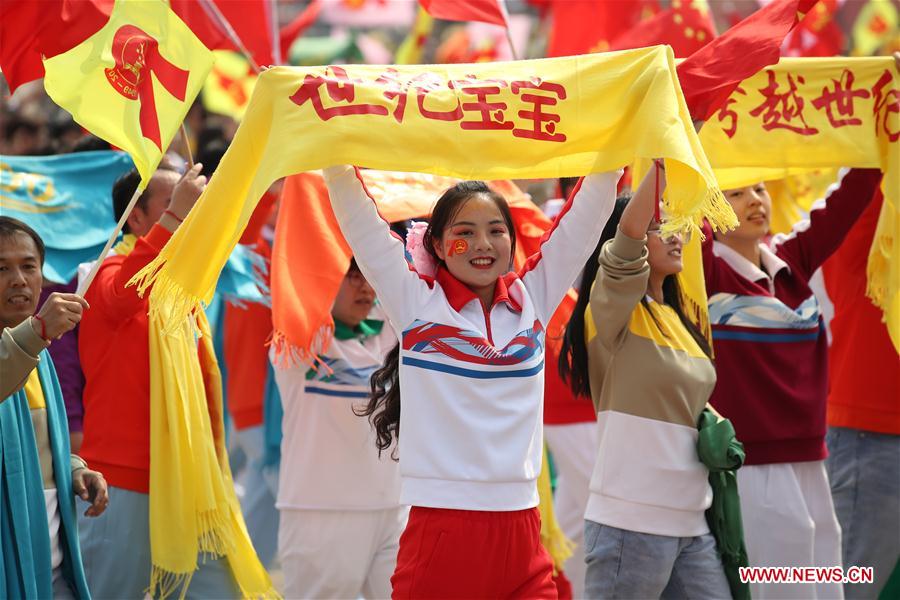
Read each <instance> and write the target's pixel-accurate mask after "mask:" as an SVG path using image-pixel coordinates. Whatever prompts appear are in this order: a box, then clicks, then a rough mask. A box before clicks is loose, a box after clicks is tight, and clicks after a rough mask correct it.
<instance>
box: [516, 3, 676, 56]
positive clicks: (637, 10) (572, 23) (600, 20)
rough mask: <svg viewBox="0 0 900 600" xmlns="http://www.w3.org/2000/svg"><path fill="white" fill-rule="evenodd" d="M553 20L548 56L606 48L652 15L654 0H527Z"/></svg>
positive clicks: (654, 8)
mask: <svg viewBox="0 0 900 600" xmlns="http://www.w3.org/2000/svg"><path fill="white" fill-rule="evenodd" d="M529 2H530V3H531V4H533V5H535V6H538V7H539V8H541V9H542V10H548V9H549V14H550V16H551V18H552V20H553V25H552V29H551V31H550V41H549V43H548V46H547V56H572V55H575V54H587V53H588V52H604V51H606V50H609V46H610V42H611V41H612V40H613V38H615V37H616V36H617V35H619V34H620V33H621V32H623V31H627V30H629V29H631V28H632V27H634V26H635V25H637V24H638V22H640V21H641V19H645V18H648V17H651V16H653V15H654V14H656V13H657V12H658V10H659V3H658V1H657V0H529Z"/></svg>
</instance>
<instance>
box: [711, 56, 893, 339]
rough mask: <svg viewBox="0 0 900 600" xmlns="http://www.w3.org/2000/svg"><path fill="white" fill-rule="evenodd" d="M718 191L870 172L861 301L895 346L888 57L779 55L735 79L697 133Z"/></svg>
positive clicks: (891, 97) (890, 72) (891, 72)
mask: <svg viewBox="0 0 900 600" xmlns="http://www.w3.org/2000/svg"><path fill="white" fill-rule="evenodd" d="M700 139H701V141H702V142H703V148H704V149H705V150H706V153H707V155H708V156H709V157H710V160H711V162H712V164H713V167H714V168H715V171H716V177H717V178H718V182H719V185H720V186H721V188H722V189H730V188H734V187H741V186H745V185H750V184H752V183H755V182H758V181H763V180H771V179H781V178H783V177H785V176H789V175H795V174H799V173H804V172H808V171H809V170H811V169H828V168H835V167H868V168H880V169H881V170H882V171H883V172H884V179H883V181H882V184H881V185H882V190H883V191H884V199H885V201H884V204H883V207H882V210H881V215H880V217H879V222H878V229H877V231H876V234H875V240H874V241H873V244H872V250H871V253H870V255H869V265H868V277H869V287H868V295H869V296H870V297H871V298H872V300H873V302H875V304H876V305H877V306H879V307H880V308H881V309H882V310H884V311H885V319H886V323H887V326H888V331H889V332H890V334H891V338H892V339H893V341H894V345H895V346H896V347H898V349H900V256H898V251H897V243H898V241H900V240H898V235H900V212H898V208H900V75H898V73H897V70H896V68H895V66H894V60H893V59H892V58H890V57H877V58H844V57H840V58H786V59H782V60H781V61H780V62H779V63H778V64H777V65H775V66H773V67H770V68H766V69H764V70H763V71H761V72H760V73H758V74H757V75H755V76H754V77H752V78H750V79H747V80H745V81H744V82H743V83H741V85H740V87H738V89H737V90H735V92H734V93H733V94H732V95H731V97H730V98H729V99H728V102H727V104H726V106H724V107H723V108H722V109H721V110H720V111H719V112H718V113H717V114H716V116H715V117H713V118H712V119H710V121H709V122H707V123H706V125H705V126H704V127H703V129H702V131H701V135H700Z"/></svg>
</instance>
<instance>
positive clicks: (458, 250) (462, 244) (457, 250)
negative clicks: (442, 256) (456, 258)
mask: <svg viewBox="0 0 900 600" xmlns="http://www.w3.org/2000/svg"><path fill="white" fill-rule="evenodd" d="M468 250H469V243H468V242H466V240H454V241H453V243H452V244H451V245H450V254H465V253H466V252H467V251H468Z"/></svg>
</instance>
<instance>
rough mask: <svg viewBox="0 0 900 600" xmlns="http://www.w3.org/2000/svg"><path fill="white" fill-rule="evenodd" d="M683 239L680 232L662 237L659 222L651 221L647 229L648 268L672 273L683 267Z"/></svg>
mask: <svg viewBox="0 0 900 600" xmlns="http://www.w3.org/2000/svg"><path fill="white" fill-rule="evenodd" d="M683 246H684V240H683V239H682V236H681V234H678V233H676V234H672V235H669V236H666V237H662V236H661V235H660V232H659V223H658V222H657V221H653V222H652V223H651V224H650V228H649V229H648V230H647V252H648V257H647V263H648V264H649V265H650V270H651V271H652V272H654V273H659V274H661V275H674V274H675V273H680V272H681V269H682V267H683V264H682V262H681V251H682V248H683Z"/></svg>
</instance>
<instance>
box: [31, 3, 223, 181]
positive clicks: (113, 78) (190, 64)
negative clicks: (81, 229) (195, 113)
mask: <svg viewBox="0 0 900 600" xmlns="http://www.w3.org/2000/svg"><path fill="white" fill-rule="evenodd" d="M212 64H213V57H212V53H211V52H210V51H209V50H207V49H206V47H205V46H204V45H203V44H202V43H201V42H200V40H198V39H197V37H196V36H195V35H194V34H193V32H191V30H190V29H188V27H187V25H185V24H184V22H182V21H181V19H179V18H178V16H177V15H176V14H175V13H174V12H172V10H171V9H170V8H169V6H168V4H166V3H165V2H162V1H161V0H143V1H141V2H128V1H125V0H117V2H116V4H115V6H114V8H113V11H112V14H110V17H109V22H107V24H106V25H104V26H103V28H102V29H100V31H98V32H97V33H95V34H94V35H92V36H91V37H89V38H88V39H86V40H85V41H84V42H82V43H81V44H79V45H77V46H75V47H74V48H72V49H71V50H69V51H68V52H64V53H63V54H59V55H57V56H54V57H52V58H48V59H46V60H44V70H45V72H46V75H45V76H44V87H45V88H46V90H47V94H49V95H50V97H51V98H53V101H54V102H56V103H57V104H58V105H60V106H61V107H63V108H65V109H66V110H67V111H69V112H70V113H72V118H74V119H75V120H76V121H77V122H78V123H80V124H81V125H83V126H84V127H85V128H86V129H87V130H89V131H90V132H91V133H93V134H95V135H97V136H98V137H101V138H103V139H105V140H106V141H108V142H110V143H111V144H113V145H114V146H117V147H119V148H122V149H123V150H125V151H126V152H128V153H129V154H130V155H131V158H132V159H133V160H134V164H135V166H136V167H137V170H138V171H139V172H140V174H141V179H142V180H143V181H144V182H147V181H149V179H150V175H151V174H152V173H153V171H154V170H156V166H157V165H158V164H159V161H160V159H161V158H162V155H163V154H164V153H165V151H166V149H167V148H168V146H169V143H170V142H171V141H172V138H173V137H174V136H175V132H176V131H178V128H179V126H180V125H181V122H182V121H183V120H184V116H185V115H186V114H187V111H188V109H189V108H190V107H191V103H192V102H193V101H194V98H195V97H196V96H197V94H198V93H199V91H200V88H201V86H202V85H203V81H204V80H205V79H206V74H207V73H208V72H209V69H210V67H212Z"/></svg>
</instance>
